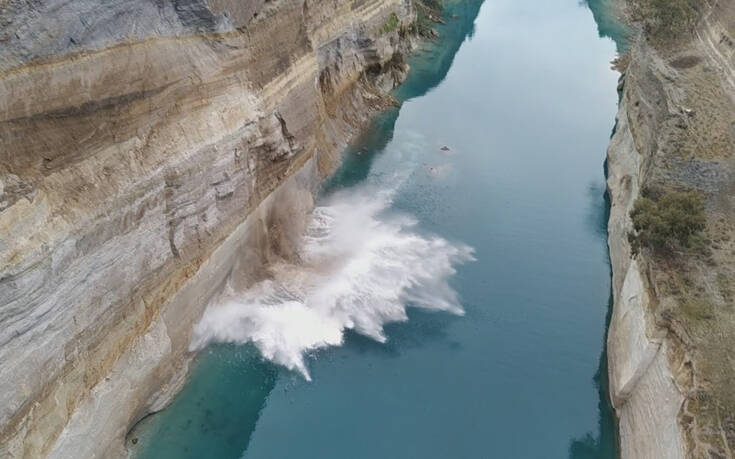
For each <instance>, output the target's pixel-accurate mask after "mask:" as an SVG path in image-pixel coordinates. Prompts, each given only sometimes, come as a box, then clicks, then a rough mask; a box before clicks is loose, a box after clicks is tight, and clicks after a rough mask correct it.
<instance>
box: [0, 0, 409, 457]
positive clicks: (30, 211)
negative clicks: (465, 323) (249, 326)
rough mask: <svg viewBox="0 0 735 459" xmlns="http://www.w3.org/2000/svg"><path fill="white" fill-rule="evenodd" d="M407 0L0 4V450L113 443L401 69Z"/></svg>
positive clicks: (83, 452)
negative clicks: (211, 307)
mask: <svg viewBox="0 0 735 459" xmlns="http://www.w3.org/2000/svg"><path fill="white" fill-rule="evenodd" d="M414 20H415V11H414V9H413V6H412V4H411V2H410V1H408V0H339V1H337V0H307V1H300V0H299V1H297V0H246V1H237V2H235V1H232V0H157V1H148V0H126V1H118V0H114V1H113V0H105V1H102V2H99V1H95V2H85V1H84V0H73V1H72V0H41V1H35V2H26V1H20V0H0V387H2V391H0V445H1V446H0V456H2V457H42V456H49V457H115V456H121V455H124V454H125V450H124V446H123V440H124V436H125V433H126V432H127V431H128V429H129V428H130V427H131V426H132V425H133V424H134V423H135V422H136V421H137V420H139V419H140V418H141V417H143V416H145V415H146V414H148V413H150V412H151V411H154V410H157V409H160V408H161V407H162V406H163V405H164V404H165V403H166V401H167V400H168V399H169V397H170V396H171V394H172V393H173V392H175V391H176V389H177V387H178V386H179V385H180V382H181V381H182V380H183V378H184V376H185V374H186V372H187V365H188V362H189V360H190V357H191V354H190V353H189V351H188V345H189V342H190V334H191V329H192V325H193V323H194V322H195V321H196V320H197V319H198V318H199V317H200V315H201V313H202V311H203V309H204V308H205V307H206V305H207V304H209V303H210V302H211V301H213V300H214V299H215V298H216V296H217V295H218V293H219V292H220V291H221V290H222V289H223V288H224V286H225V285H226V284H228V283H247V282H251V281H252V280H254V279H257V277H258V276H259V275H260V271H261V269H262V267H263V266H264V264H265V263H267V261H268V260H269V259H270V258H272V257H287V256H289V255H290V254H291V253H292V248H293V243H294V240H295V238H296V237H297V236H298V235H299V233H300V229H301V228H303V225H304V222H305V219H306V215H307V214H308V211H309V209H310V208H311V205H312V199H313V198H312V196H313V192H314V190H315V188H316V186H317V185H318V184H319V182H320V180H321V178H322V177H324V175H325V174H326V173H328V172H329V171H330V170H332V169H333V168H334V167H335V165H336V163H337V160H338V152H339V150H340V149H341V148H342V147H343V146H344V145H345V143H346V142H347V141H348V140H349V139H350V138H351V137H352V136H353V135H354V134H355V133H357V132H358V131H359V129H360V128H361V127H363V125H364V123H365V122H366V121H367V120H368V118H369V116H370V114H371V113H372V112H374V111H375V110H376V109H379V108H381V107H383V106H385V104H386V103H388V102H389V99H388V98H387V96H385V94H384V93H383V91H384V90H386V89H390V88H392V87H393V86H394V85H395V84H397V82H398V81H399V80H400V79H401V78H402V77H403V76H404V75H405V71H406V65H405V61H404V56H405V55H406V53H407V52H408V51H409V50H410V47H411V35H410V33H409V28H410V25H411V24H412V23H413V21H414Z"/></svg>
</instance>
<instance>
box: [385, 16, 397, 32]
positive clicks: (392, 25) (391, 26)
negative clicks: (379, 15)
mask: <svg viewBox="0 0 735 459" xmlns="http://www.w3.org/2000/svg"><path fill="white" fill-rule="evenodd" d="M397 28H398V16H397V15H396V13H391V14H390V17H389V18H388V21H386V23H385V24H383V29H382V31H383V33H388V32H393V31H394V30H396V29H397Z"/></svg>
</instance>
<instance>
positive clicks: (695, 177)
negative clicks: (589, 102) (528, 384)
mask: <svg viewBox="0 0 735 459" xmlns="http://www.w3.org/2000/svg"><path fill="white" fill-rule="evenodd" d="M734 35H735V4H733V3H732V2H714V3H713V4H711V5H708V6H706V8H704V11H703V12H702V18H701V19H700V21H699V23H698V25H697V27H696V30H695V32H694V34H693V36H692V37H687V38H685V39H681V40H680V41H679V42H678V43H676V46H669V47H664V49H658V48H659V46H655V45H654V44H653V43H651V42H650V41H648V40H646V38H645V37H644V36H643V35H640V36H639V37H638V38H637V40H635V42H634V44H633V45H632V49H631V50H630V52H629V64H628V65H627V68H626V70H625V71H624V73H623V76H622V82H623V85H622V93H621V101H620V107H619V113H618V120H617V125H616V130H615V133H614V135H613V138H612V140H611V144H610V148H609V150H608V159H607V168H608V191H609V194H610V198H611V212H610V220H609V225H608V229H609V246H610V258H611V263H612V269H613V295H614V306H613V315H612V320H611V324H610V330H609V334H608V359H609V375H610V378H609V380H610V396H611V400H612V403H613V405H614V407H615V410H616V412H617V415H618V418H619V428H620V444H621V453H622V457H625V458H650V457H666V458H677V457H732V454H733V446H735V412H731V411H730V410H729V409H728V407H731V406H733V405H732V401H731V400H729V395H728V393H730V394H732V386H731V384H729V385H728V383H727V379H728V378H731V376H732V375H733V374H735V365H734V364H733V362H732V361H728V360H727V358H724V359H723V357H722V354H721V353H720V352H719V350H718V349H719V348H723V347H729V344H728V343H732V340H733V337H735V327H734V326H733V325H734V324H733V319H732V312H731V310H730V308H731V306H732V298H728V296H727V295H726V294H725V293H724V291H725V287H724V284H723V283H722V279H727V277H726V276H725V275H724V274H723V273H728V272H732V256H731V254H732V252H731V250H732V248H731V247H730V246H729V245H728V244H727V243H726V242H725V241H729V240H730V239H731V236H732V234H731V233H732V231H733V221H735V213H734V212H733V209H734V207H732V197H733V191H732V190H735V174H734V173H733V171H735V164H734V163H733V152H735V131H733V126H735V84H733V83H734V82H735V80H734V79H733V76H735V48H734V47H733V39H732V37H733V36H734ZM644 189H648V190H655V191H659V192H660V191H661V190H664V191H665V190H691V189H693V190H697V191H700V192H701V193H702V194H703V196H704V197H705V199H706V201H707V211H706V213H707V226H708V230H707V233H708V235H709V236H710V237H711V238H713V239H714V238H718V239H719V238H721V239H722V242H721V244H719V243H718V244H719V245H718V244H714V245H713V246H712V254H711V255H708V256H699V255H691V254H683V255H681V256H678V257H676V258H668V259H666V258H662V257H657V256H655V255H654V254H652V253H650V252H649V251H645V250H644V251H643V252H641V253H640V254H638V255H637V256H635V257H632V255H631V250H630V246H629V244H628V240H627V236H628V233H629V231H630V230H631V229H632V223H631V221H630V217H629V214H630V211H631V209H632V207H633V203H634V201H635V200H636V198H638V197H639V196H640V195H641V193H642V190H644ZM672 260H673V261H672ZM718 281H719V283H718ZM725 283H726V282H725ZM718 285H719V287H717V286H718ZM693 298H697V299H698V300H697V301H701V303H696V304H697V305H699V304H706V305H707V308H708V309H707V311H706V313H702V312H701V311H699V310H698V309H696V310H695V309H692V308H693V306H692V304H694V303H692V301H693V300H692V299H693ZM728 304H729V306H728ZM713 367H719V368H714V369H713ZM728 375H730V376H728ZM730 380H731V379H730Z"/></svg>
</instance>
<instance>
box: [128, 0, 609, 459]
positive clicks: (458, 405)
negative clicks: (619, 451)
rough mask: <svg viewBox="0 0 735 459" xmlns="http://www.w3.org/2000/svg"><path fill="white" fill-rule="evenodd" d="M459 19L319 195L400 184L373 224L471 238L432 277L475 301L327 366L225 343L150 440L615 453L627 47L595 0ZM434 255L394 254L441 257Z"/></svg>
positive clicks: (149, 424) (497, 5) (475, 452)
mask: <svg viewBox="0 0 735 459" xmlns="http://www.w3.org/2000/svg"><path fill="white" fill-rule="evenodd" d="M593 3H594V2H593ZM603 14H604V10H602V9H600V8H599V4H598V5H597V9H596V12H595V17H597V18H598V19H599V18H600V17H601V15H603ZM447 17H448V18H451V17H453V19H451V20H449V21H448V23H447V25H446V26H440V27H439V31H440V34H441V35H442V38H441V40H440V41H439V42H438V43H435V44H432V45H431V46H429V48H428V49H426V50H424V51H423V52H422V53H419V54H418V55H416V56H415V57H414V58H412V60H411V66H412V72H411V74H410V76H409V79H408V81H406V83H405V84H404V85H403V86H401V87H400V88H399V89H398V90H397V91H396V95H397V96H398V97H399V99H401V100H402V101H404V104H403V106H402V108H401V109H400V111H399V110H398V109H395V110H391V111H388V112H386V113H385V114H383V115H382V116H380V117H379V118H378V119H376V120H375V122H374V124H373V126H372V128H371V129H370V130H369V131H368V132H367V133H366V134H365V135H364V136H363V137H362V138H361V139H360V140H359V141H358V142H356V143H355V145H353V146H352V147H351V148H350V149H349V151H347V152H346V153H345V161H344V165H343V167H342V168H341V169H340V170H339V171H338V172H337V173H336V174H335V176H334V177H333V178H332V179H330V180H329V181H328V183H327V184H325V187H324V190H323V191H322V193H321V198H320V202H321V203H322V204H323V205H327V204H328V203H331V202H334V201H335V200H338V199H343V198H340V196H343V195H344V194H345V193H346V192H349V193H353V194H357V195H359V194H360V193H362V194H363V195H365V196H372V195H373V194H380V193H379V192H380V190H388V189H390V190H394V191H393V194H392V195H391V198H390V199H389V200H388V201H387V202H388V204H387V208H385V209H382V210H381V211H380V212H378V213H376V214H375V215H374V216H371V217H370V218H371V219H372V220H370V219H368V221H371V222H373V223H374V222H376V221H377V222H383V221H386V222H388V221H392V220H390V219H391V218H394V219H396V218H397V219H399V220H400V218H403V219H405V218H406V217H407V216H410V217H411V218H412V219H414V222H413V226H411V224H410V223H407V224H405V225H404V227H401V228H403V229H402V230H401V231H403V232H404V233H405V232H409V233H410V234H411V237H410V238H408V239H409V240H412V241H415V240H418V241H428V240H431V241H440V242H441V241H446V244H444V245H441V244H439V245H438V246H437V247H439V248H438V249H437V252H442V251H444V250H449V249H448V248H447V247H461V246H462V244H466V245H468V246H470V247H472V248H473V249H474V258H475V261H472V262H465V263H455V265H454V266H455V268H456V270H457V272H456V274H454V275H447V276H446V277H447V279H448V282H449V286H446V289H445V288H444V287H445V286H443V285H441V284H442V283H441V282H438V281H437V282H436V284H437V285H435V284H433V283H431V284H428V287H430V288H432V289H434V288H435V289H436V291H434V290H432V291H431V294H430V295H429V296H430V297H431V298H433V299H436V298H438V297H442V298H443V297H446V296H448V297H452V292H450V291H449V290H447V289H449V287H451V289H453V291H454V292H456V294H457V296H458V298H459V302H460V303H461V305H462V307H463V309H464V315H459V314H456V313H450V312H441V311H434V310H427V309H425V308H424V309H422V308H409V309H408V317H407V319H408V320H407V321H404V322H398V323H391V324H388V325H386V326H385V327H384V336H385V337H386V338H387V340H386V342H384V343H380V342H378V341H376V340H375V339H371V338H368V337H366V336H364V334H360V333H357V332H355V331H348V332H347V333H346V335H345V340H344V343H343V344H342V345H341V346H331V347H324V348H321V349H319V350H313V351H310V352H307V353H306V359H305V361H304V363H305V368H306V369H307V370H308V374H309V376H310V377H311V379H312V381H311V382H307V381H306V380H305V379H304V377H303V376H302V375H301V374H299V372H297V371H291V370H288V369H286V368H285V367H284V366H282V365H277V364H275V363H272V362H271V361H268V360H265V359H263V358H262V357H261V356H260V351H259V349H256V347H254V346H253V345H250V344H248V345H234V344H219V345H212V346H210V347H208V348H207V349H206V350H205V351H203V352H202V354H201V355H200V356H199V358H198V359H197V361H196V364H195V367H194V370H193V373H192V375H191V379H190V380H189V382H188V383H187V384H186V386H185V387H184V389H183V391H182V392H181V393H180V394H179V395H178V396H177V397H176V399H175V400H174V402H173V403H172V405H171V406H170V407H169V408H168V409H166V410H165V411H164V412H162V413H161V414H159V415H156V416H153V417H151V418H149V419H148V420H147V421H146V422H145V425H144V426H143V428H142V429H140V430H139V431H136V433H135V434H134V435H135V436H136V438H138V440H139V441H138V457H143V458H184V457H191V458H201V457H216V458H240V457H245V458H254V459H255V458H258V459H259V458H305V457H306V458H346V457H349V458H496V457H497V458H556V457H571V458H613V457H616V438H615V429H614V421H613V418H612V414H611V411H610V408H609V406H608V404H607V398H606V395H605V384H606V381H605V374H606V371H605V358H604V353H603V349H604V346H603V343H604V334H605V326H606V320H607V314H608V310H609V300H610V272H609V262H608V258H607V250H606V243H605V238H606V229H605V227H606V219H607V203H606V201H605V196H604V176H603V160H604V154H605V149H606V146H607V142H608V139H609V135H610V130H611V128H612V125H613V120H614V116H615V111H616V93H615V86H616V79H617V75H616V74H615V73H613V72H612V71H611V70H610V69H609V61H610V60H611V59H612V58H613V57H614V53H615V49H616V46H615V44H614V43H613V42H612V41H611V40H610V39H609V38H607V37H601V36H600V34H599V33H598V26H597V24H596V22H595V19H594V18H593V14H592V12H591V11H590V9H589V8H588V7H587V4H586V3H584V2H583V3H580V2H579V0H536V1H525V2H519V1H517V0H486V1H485V2H484V3H483V2H482V1H479V0H465V1H461V2H457V3H452V4H451V5H450V6H449V7H448V11H447ZM606 30H609V27H608V29H606ZM603 35H605V34H603ZM443 146H447V147H448V148H449V151H442V150H441V147H443ZM376 191H377V192H378V193H376ZM347 202H348V203H349V202H350V201H349V200H348V201H347ZM397 214H400V215H401V216H402V217H396V215H397ZM338 215H341V214H338ZM349 215H351V214H349ZM349 215H348V216H349ZM345 218H347V217H345ZM350 218H352V217H350ZM360 221H362V220H360ZM401 221H402V220H401ZM381 228H382V227H381ZM391 228H392V227H391ZM391 234H392V235H393V236H395V235H396V234H398V233H389V235H391ZM357 237H358V236H356V238H357ZM361 237H362V236H361ZM439 237H441V238H443V239H439ZM357 240H358V241H360V242H356V243H360V244H362V243H363V240H362V239H357ZM401 240H402V241H403V239H401ZM368 242H370V240H367V242H365V243H368ZM421 254H422V257H419V259H418V260H412V261H411V262H410V263H408V264H406V265H405V266H399V267H398V268H395V269H397V270H401V269H403V270H406V269H408V270H411V271H413V270H415V271H422V270H424V269H428V268H431V266H430V265H433V264H437V263H439V262H440V261H441V260H442V258H441V257H440V256H439V255H441V253H438V254H436V253H433V252H429V253H426V252H421ZM435 255H437V256H439V257H438V258H436V257H435ZM435 258H436V259H435ZM437 260H438V261H437ZM465 261H467V260H465ZM400 273H401V272H397V278H398V277H400ZM443 273H444V274H442V275H446V272H443ZM393 274H396V273H393ZM450 274H451V273H450ZM412 301H413V300H412ZM427 301H431V299H429V300H427ZM420 303H421V301H419V300H416V304H420ZM412 304H413V303H412ZM366 307H369V305H368V306H366ZM434 309H437V308H434ZM455 312H456V311H455ZM274 359H277V358H275V357H274Z"/></svg>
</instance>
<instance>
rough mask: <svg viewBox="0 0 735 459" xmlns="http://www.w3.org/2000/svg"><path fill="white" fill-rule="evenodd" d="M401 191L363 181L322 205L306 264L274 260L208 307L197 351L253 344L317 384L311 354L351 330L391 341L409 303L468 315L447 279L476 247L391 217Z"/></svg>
mask: <svg viewBox="0 0 735 459" xmlns="http://www.w3.org/2000/svg"><path fill="white" fill-rule="evenodd" d="M393 194H394V190H376V189H373V188H369V187H363V188H360V189H358V190H353V191H349V192H342V193H337V194H335V195H334V196H332V197H331V198H330V199H328V200H327V202H325V203H324V205H322V206H319V207H317V208H316V209H315V210H314V213H313V215H312V217H311V221H310V224H309V226H308V229H307V232H306V234H305V236H304V238H303V242H302V245H301V248H300V251H299V258H300V262H299V263H297V264H294V263H286V262H282V263H278V264H275V265H274V266H272V267H271V276H270V278H269V279H267V280H265V281H262V282H259V283H258V284H256V285H254V286H253V287H252V288H250V289H249V290H247V291H245V292H242V293H239V294H232V295H230V296H231V298H230V299H229V300H228V301H226V302H225V303H224V304H221V305H218V306H215V307H211V308H209V309H208V310H207V311H206V312H205V314H204V316H203V317H202V320H201V321H200V322H199V323H198V324H197V325H196V327H195V329H194V340H193V342H192V346H191V347H192V349H199V348H202V347H204V346H205V345H206V344H207V343H210V342H229V343H247V342H252V343H253V344H254V345H255V346H256V347H257V348H258V349H259V350H260V352H261V353H262V355H263V356H264V357H265V358H267V359H269V360H272V361H273V362H276V363H278V364H281V365H283V366H285V367H287V368H289V369H291V370H296V371H299V372H300V373H301V374H302V375H303V376H304V378H306V379H307V380H310V376H309V372H308V370H307V368H306V364H305V362H304V357H305V354H307V353H308V352H309V351H313V350H316V349H320V348H324V347H328V346H338V345H340V344H342V342H343V339H344V332H345V330H355V331H356V332H358V333H361V334H363V335H365V336H368V337H370V338H373V339H375V340H376V341H379V342H384V341H385V340H386V336H385V333H384V331H383V326H384V325H385V324H387V323H390V322H400V321H405V320H407V315H406V308H407V307H408V306H415V307H420V308H424V309H431V310H439V311H447V312H451V313H454V314H463V310H462V307H461V305H460V303H459V299H458V297H457V294H456V292H455V291H454V290H453V289H452V288H451V287H450V285H449V283H448V280H449V278H450V277H451V276H452V275H453V274H454V273H455V268H454V267H455V265H457V264H459V263H463V262H466V261H469V260H472V249H471V248H469V247H467V246H464V245H462V244H454V243H451V242H449V241H447V240H445V239H442V238H440V237H436V236H425V235H421V234H419V233H418V232H417V231H416V229H415V225H416V221H415V220H414V219H412V218H410V217H408V216H405V215H395V214H392V215H389V213H388V212H387V210H388V208H389V207H390V205H391V203H392V196H393Z"/></svg>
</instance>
